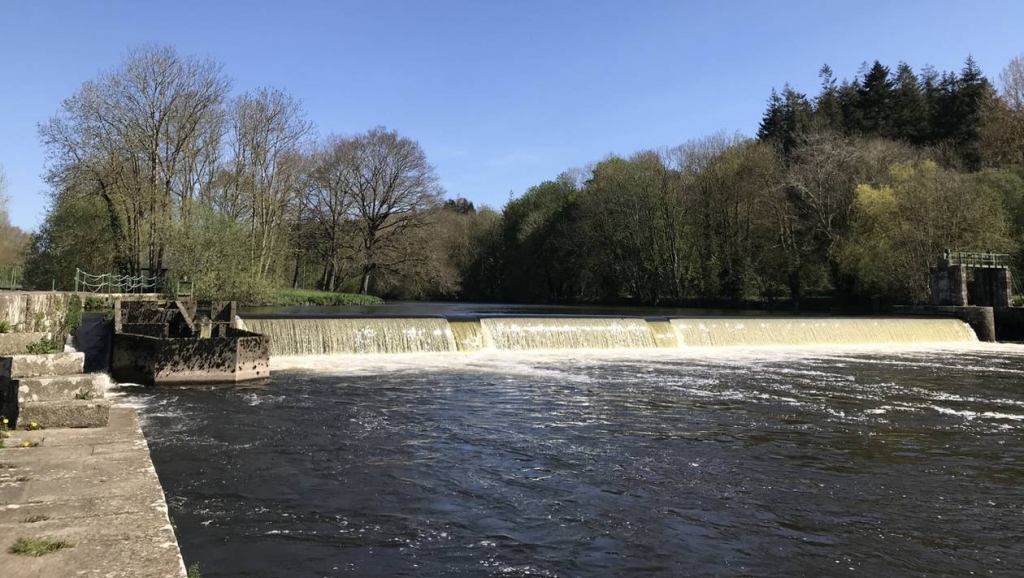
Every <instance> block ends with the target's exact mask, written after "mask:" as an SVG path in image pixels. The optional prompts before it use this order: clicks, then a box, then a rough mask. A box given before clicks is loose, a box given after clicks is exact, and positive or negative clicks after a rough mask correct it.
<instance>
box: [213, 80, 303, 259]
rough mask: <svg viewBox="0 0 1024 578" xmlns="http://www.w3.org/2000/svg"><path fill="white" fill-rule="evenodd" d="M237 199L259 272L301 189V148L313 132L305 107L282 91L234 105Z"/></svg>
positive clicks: (260, 93) (249, 95)
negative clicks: (241, 207)
mask: <svg viewBox="0 0 1024 578" xmlns="http://www.w3.org/2000/svg"><path fill="white" fill-rule="evenodd" d="M230 118H231V123H232V127H231V128H232V130H231V135H232V141H233V142H232V144H233V153H234V158H233V166H234V175H233V176H234V179H233V182H232V183H231V187H232V188H233V191H234V193H235V195H234V196H235V198H236V199H238V198H241V199H245V202H244V203H243V204H244V206H245V212H247V213H248V215H247V216H248V221H249V227H250V235H251V243H252V246H251V251H252V264H253V268H254V270H255V272H256V274H258V275H260V276H261V277H262V276H266V275H267V274H268V273H269V272H270V269H271V264H272V263H273V258H274V254H275V250H276V249H278V246H279V244H280V243H279V240H280V239H282V238H284V235H283V234H282V232H283V231H282V229H283V227H284V220H285V217H286V214H287V213H288V209H289V208H290V207H291V206H292V205H293V204H294V203H295V202H296V199H297V195H298V192H299V190H300V187H301V183H300V180H301V174H302V163H303V160H302V149H303V147H304V146H305V141H306V139H307V138H308V137H309V135H310V134H311V133H312V131H313V125H312V123H310V122H309V121H308V120H307V119H306V114H305V112H304V111H303V110H302V105H301V103H299V101H297V100H295V99H294V98H292V97H291V96H289V95H288V94H286V93H285V92H283V91H281V90H278V89H272V88H271V89H267V88H264V89H260V90H258V91H256V92H255V93H247V94H243V95H242V96H239V97H238V98H237V99H235V100H234V102H233V103H232V105H231V112H230Z"/></svg>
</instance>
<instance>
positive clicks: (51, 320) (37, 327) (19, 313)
mask: <svg viewBox="0 0 1024 578" xmlns="http://www.w3.org/2000/svg"><path fill="white" fill-rule="evenodd" d="M69 295H71V293H53V292H34V291H19V292H0V320H2V321H6V322H8V323H10V324H11V325H12V326H13V327H14V331H15V332H19V333H21V332H32V331H36V332H39V331H41V332H54V331H56V330H58V329H59V328H60V326H61V325H62V324H63V323H64V317H65V315H66V314H67V301H68V296H69Z"/></svg>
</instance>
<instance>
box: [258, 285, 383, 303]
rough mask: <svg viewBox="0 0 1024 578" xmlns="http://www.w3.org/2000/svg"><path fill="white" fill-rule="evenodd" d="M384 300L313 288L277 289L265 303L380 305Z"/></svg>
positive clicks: (370, 296) (371, 296)
mask: <svg viewBox="0 0 1024 578" xmlns="http://www.w3.org/2000/svg"><path fill="white" fill-rule="evenodd" d="M383 303H384V300H382V299H381V298H380V297H374V296H373V295H359V294H356V293H332V292H330V291H317V290H315V289H278V290H277V292H276V293H275V294H274V297H273V299H272V300H271V301H270V302H268V303H266V304H267V305H282V306H298V305H382V304H383Z"/></svg>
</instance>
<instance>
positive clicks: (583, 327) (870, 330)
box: [245, 317, 978, 356]
mask: <svg viewBox="0 0 1024 578" xmlns="http://www.w3.org/2000/svg"><path fill="white" fill-rule="evenodd" d="M245 324H246V327H247V328H249V329H250V330H252V331H254V332H256V333H260V334H263V335H266V336H268V337H269V338H270V343H271V345H270V353H271V354H272V355H275V356H286V355H335V354H363V353H375V354H396V353H419V352H438V353H441V352H459V351H463V352H470V351H491V350H494V351H532V350H587V349H595V350H602V349H603V350H608V349H624V350H629V349H685V348H695V347H773V346H774V347H804V346H816V345H871V344H925V343H969V342H976V341H978V337H977V336H976V335H975V332H974V330H973V329H971V327H970V326H969V325H968V324H967V323H965V322H963V321H961V320H960V319H931V318H879V317H860V318H858V317H832V318H772V317H718V318H710V317H692V318H672V319H661V320H646V319H643V318H639V317H636V318H631V317H614V318H600V317H487V318H482V319H478V320H452V321H449V320H447V319H444V318H411V317H410V318H386V317H380V318H346V319H301V318H285V319H247V320H246V321H245Z"/></svg>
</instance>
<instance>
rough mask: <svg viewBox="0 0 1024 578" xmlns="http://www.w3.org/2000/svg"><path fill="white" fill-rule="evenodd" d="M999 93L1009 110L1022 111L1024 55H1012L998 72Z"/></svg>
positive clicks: (1023, 109)
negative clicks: (1011, 58)
mask: <svg viewBox="0 0 1024 578" xmlns="http://www.w3.org/2000/svg"><path fill="white" fill-rule="evenodd" d="M999 83H1000V87H999V89H1000V90H999V93H1000V96H1002V97H1003V100H1004V101H1006V105H1007V106H1008V107H1010V110H1014V111H1017V112H1024V55H1021V56H1017V57H1014V58H1013V60H1011V61H1010V63H1009V64H1007V65H1006V67H1005V68H1003V71H1002V72H1001V73H1000V74H999Z"/></svg>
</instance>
